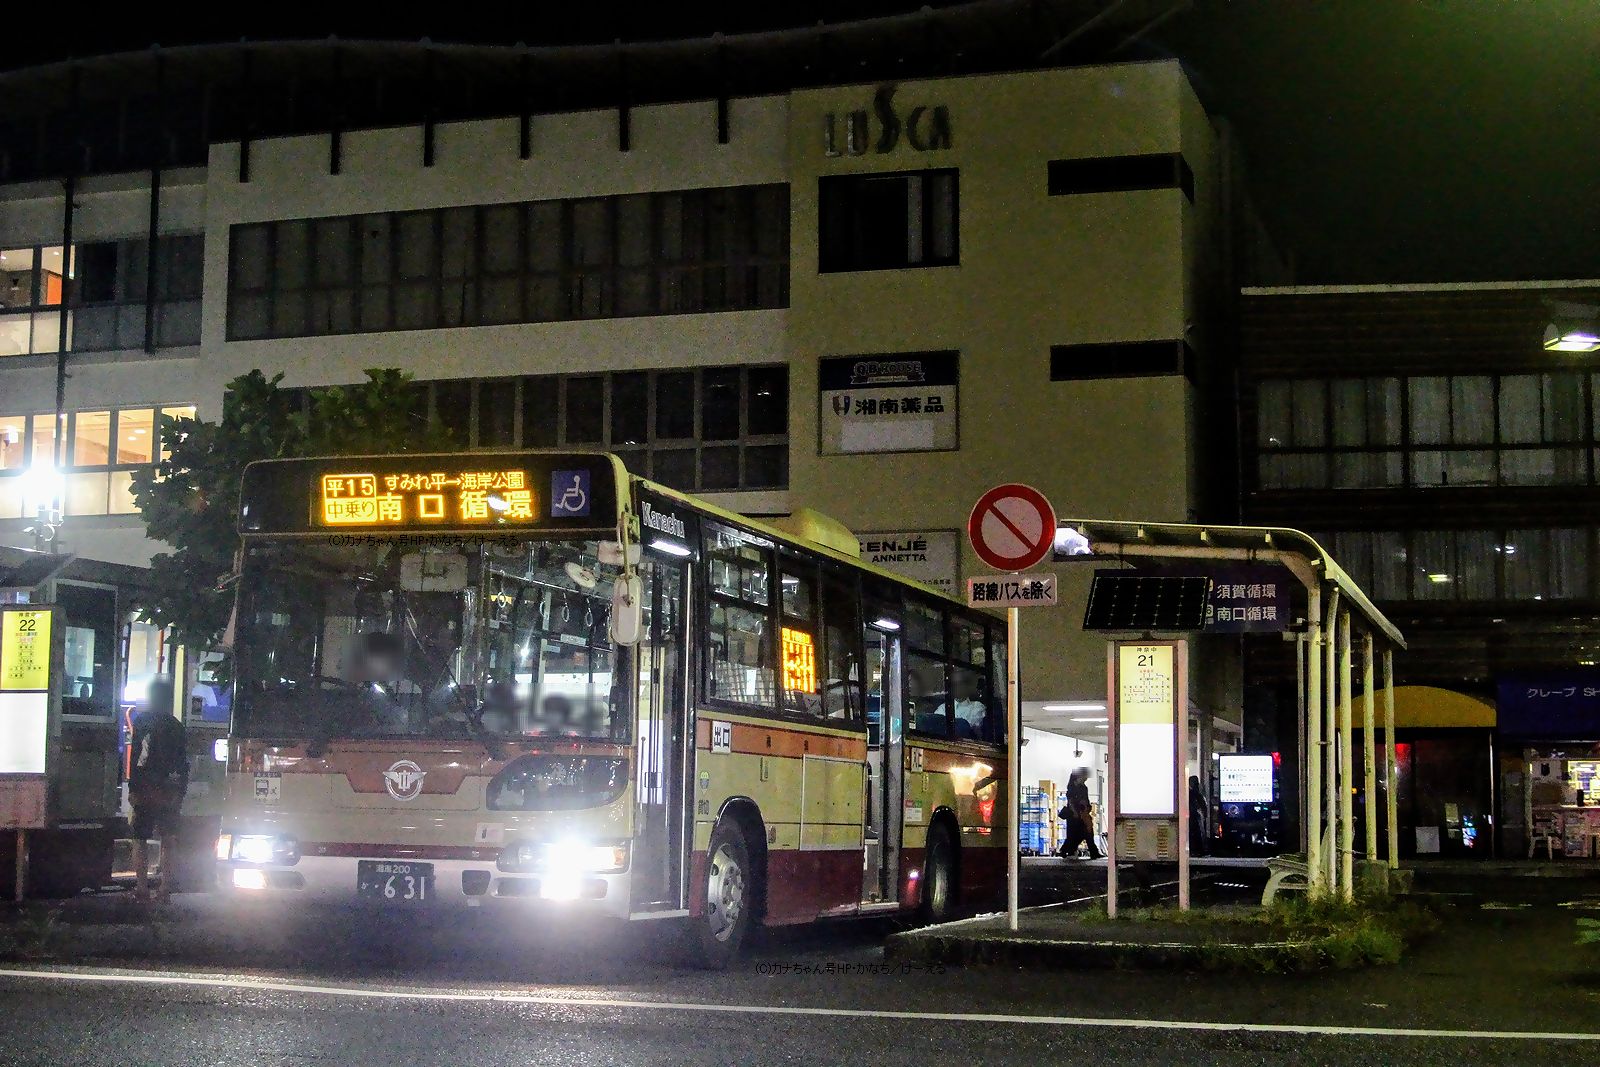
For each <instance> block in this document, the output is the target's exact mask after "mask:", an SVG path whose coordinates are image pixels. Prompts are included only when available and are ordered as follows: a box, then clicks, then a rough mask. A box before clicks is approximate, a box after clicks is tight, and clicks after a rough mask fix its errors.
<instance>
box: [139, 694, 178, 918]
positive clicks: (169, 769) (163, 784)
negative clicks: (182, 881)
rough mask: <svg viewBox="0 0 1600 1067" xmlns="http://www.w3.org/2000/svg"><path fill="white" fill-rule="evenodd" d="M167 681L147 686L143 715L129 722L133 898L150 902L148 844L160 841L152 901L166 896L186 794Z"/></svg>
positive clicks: (176, 729)
mask: <svg viewBox="0 0 1600 1067" xmlns="http://www.w3.org/2000/svg"><path fill="white" fill-rule="evenodd" d="M172 693H173V690H172V682H171V680H170V679H167V678H156V679H154V680H152V681H151V683H150V689H149V699H148V700H147V701H146V704H145V709H144V711H142V712H140V713H139V714H138V715H137V716H135V717H134V720H133V736H132V738H130V743H131V744H132V746H133V759H132V760H131V768H130V770H129V772H128V800H129V803H131V804H132V805H133V870H134V878H135V882H134V898H135V899H136V900H138V901H139V902H141V903H144V902H147V901H148V900H149V899H150V872H149V865H150V862H149V861H150V857H149V846H148V842H149V841H151V840H152V839H159V840H160V842H161V852H162V862H161V869H162V875H161V885H160V888H159V889H158V890H157V899H158V900H160V901H163V902H164V901H166V900H167V898H168V897H170V896H171V895H172V876H173V872H174V870H175V869H176V867H177V852H178V811H179V809H180V808H181V807H182V806H183V795H184V793H186V792H187V791H188V789H189V752H188V738H187V734H186V732H185V730H184V728H183V723H181V722H179V721H178V720H177V718H176V717H174V716H173V714H172Z"/></svg>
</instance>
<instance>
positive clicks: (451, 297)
mask: <svg viewBox="0 0 1600 1067" xmlns="http://www.w3.org/2000/svg"><path fill="white" fill-rule="evenodd" d="M231 237H232V240H231V245H230V248H229V264H230V267H229V274H228V339H229V340H249V339H256V338H267V337H304V336H316V335H323V334H344V333H366V332H379V331H385V330H427V329H440V328H445V327H452V326H490V325H502V324H506V323H520V322H555V321H563V320H570V319H592V318H617V317H622V316H634V315H664V314H674V313H684V312H708V311H742V310H750V309H755V308H780V307H787V306H788V303H789V189H788V187H787V186H785V185H760V186H737V187H731V188H725V189H692V190H686V191H679V192H666V193H640V194H634V195H630V196H609V197H592V198H587V199H583V200H546V201H536V202H532V203H520V204H494V205H486V206H481V207H457V208H442V209H438V210H430V211H410V212H396V213H392V214H375V215H359V216H342V217H337V218H325V219H312V220H306V219H291V220H285V221H281V222H266V223H255V224H250V225H239V226H235V227H233V231H232V235H231Z"/></svg>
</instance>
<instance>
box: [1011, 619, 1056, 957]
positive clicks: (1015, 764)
mask: <svg viewBox="0 0 1600 1067" xmlns="http://www.w3.org/2000/svg"><path fill="white" fill-rule="evenodd" d="M1019 630H1020V627H1019V626H1018V625H1017V609H1016V608H1007V609H1006V736H1007V737H1008V738H1010V741H1011V743H1010V744H1008V745H1007V746H1006V782H1007V783H1008V784H1007V788H1008V789H1009V790H1010V793H1011V797H1010V799H1011V819H1010V822H1011V826H1010V827H1009V829H1008V830H1007V833H1008V835H1009V836H1010V838H1011V845H1010V848H1009V849H1008V850H1007V853H1006V923H1007V925H1008V926H1009V927H1010V928H1011V929H1012V930H1015V929H1016V928H1017V895H1018V893H1017V889H1018V885H1017V883H1018V880H1019V879H1020V877H1021V866H1022V861H1021V858H1020V856H1021V853H1022V703H1021V701H1020V700H1019V699H1018V694H1019V692H1020V689H1019V687H1018V685H1017V664H1018V663H1019V662H1020V661H1021V659H1022V657H1021V655H1020V654H1019V650H1018V648H1017V644H1018V642H1019V641H1020V640H1021V636H1022V635H1021V634H1020V633H1019V632H1018V631H1019ZM1051 802H1052V803H1054V800H1053V799H1052V801H1051Z"/></svg>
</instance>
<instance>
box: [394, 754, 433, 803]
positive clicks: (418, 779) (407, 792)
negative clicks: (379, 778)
mask: <svg viewBox="0 0 1600 1067" xmlns="http://www.w3.org/2000/svg"><path fill="white" fill-rule="evenodd" d="M427 776H428V772H427V771H425V770H423V769H422V768H421V767H418V766H417V765H416V764H415V763H413V762H412V761H410V760H408V759H403V760H400V761H398V762H397V763H395V764H394V765H393V766H391V767H390V768H389V769H388V770H386V771H384V772H383V787H384V788H385V789H387V790H388V791H389V795H390V796H392V797H394V798H395V799H396V800H415V799H417V796H418V795H419V794H420V793H421V792H422V780H423V779H424V778H426V777H427Z"/></svg>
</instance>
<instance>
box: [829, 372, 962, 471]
mask: <svg viewBox="0 0 1600 1067" xmlns="http://www.w3.org/2000/svg"><path fill="white" fill-rule="evenodd" d="M959 360H960V357H959V355H958V354H957V353H955V352H895V353H890V354H885V355H865V356H834V357H828V358H825V359H823V360H821V361H820V363H819V365H818V372H817V373H818V403H819V405H820V406H819V409H818V413H817V436H818V446H819V448H820V450H821V452H822V454H823V455H827V456H837V455H851V454H858V453H871V452H942V451H949V450H951V449H954V448H956V447H957V446H958V445H959V443H960V438H959V432H958V431H959V419H958V417H957V393H956V390H957V377H958V363H959Z"/></svg>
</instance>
